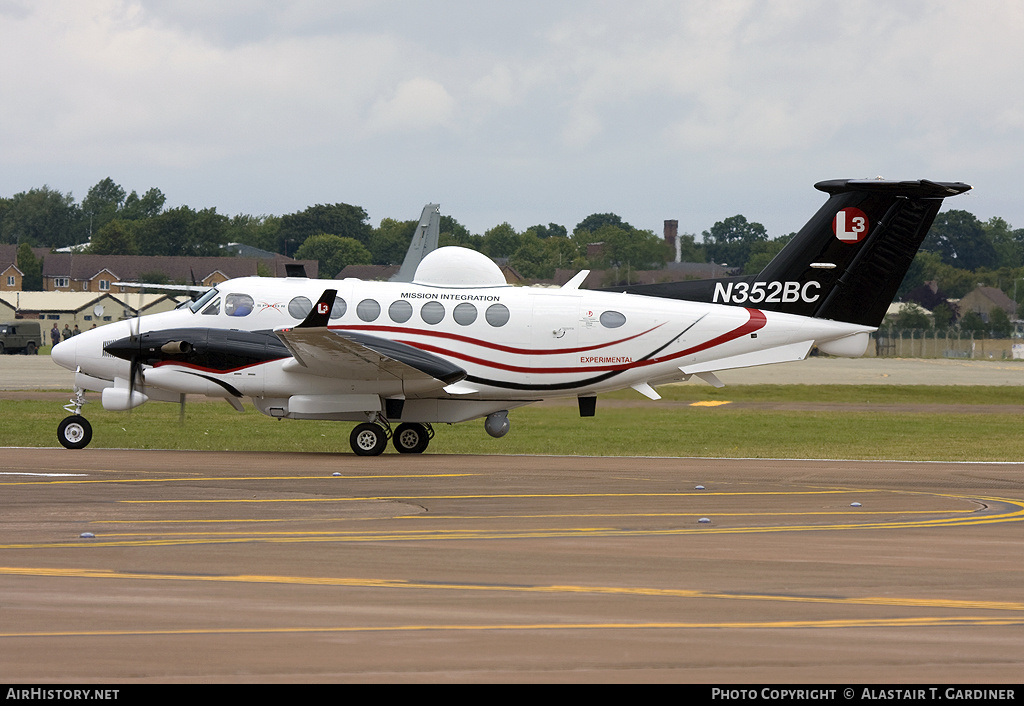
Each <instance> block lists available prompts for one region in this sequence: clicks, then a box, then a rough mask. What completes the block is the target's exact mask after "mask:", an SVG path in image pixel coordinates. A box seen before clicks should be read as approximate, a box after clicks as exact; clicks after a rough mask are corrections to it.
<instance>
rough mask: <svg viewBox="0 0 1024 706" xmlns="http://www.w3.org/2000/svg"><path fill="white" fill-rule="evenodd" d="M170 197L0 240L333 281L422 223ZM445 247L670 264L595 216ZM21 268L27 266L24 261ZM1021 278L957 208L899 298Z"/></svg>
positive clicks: (725, 245)
mask: <svg viewBox="0 0 1024 706" xmlns="http://www.w3.org/2000/svg"><path fill="white" fill-rule="evenodd" d="M166 201H167V199H166V196H165V195H164V194H163V192H162V191H160V189H158V188H150V189H149V190H148V191H146V192H144V193H143V194H141V195H139V194H138V193H137V192H136V191H132V192H130V193H128V192H127V191H126V190H125V189H124V188H123V187H121V186H120V185H118V184H117V183H115V182H114V181H113V180H112V179H111V178H109V177H108V178H106V179H103V180H102V181H100V182H99V183H97V184H96V185H95V186H93V187H92V188H90V189H89V191H88V193H87V194H86V196H85V198H84V199H82V201H81V203H77V202H76V201H75V199H74V198H73V197H72V195H71V194H70V193H67V194H62V193H60V192H59V191H56V190H53V189H51V188H49V187H47V186H43V187H40V188H34V189H30V190H28V191H25V192H22V193H18V194H15V195H14V196H12V197H0V242H2V243H17V244H19V245H24V246H26V249H28V248H27V246H34V247H49V248H61V247H67V246H71V245H78V244H81V243H89V245H88V248H87V252H90V253H94V254H99V255H202V256H215V255H223V254H224V251H223V250H222V248H223V246H224V245H226V244H227V243H243V244H246V245H252V246H254V247H257V248H261V249H263V250H267V251H270V252H276V253H280V254H282V255H287V256H290V257H295V258H297V259H310V260H317V261H318V262H319V263H320V272H321V276H323V277H326V278H330V277H334V276H335V275H336V274H337V273H338V272H339V271H340V270H341V269H342V268H344V267H345V266H346V265H369V264H376V265H396V264H400V263H401V262H402V259H403V258H404V256H405V252H406V250H407V249H408V246H409V242H410V240H411V239H412V236H413V233H414V232H415V230H416V224H417V221H416V220H397V219H392V218H384V219H383V220H381V222H380V225H379V226H377V227H373V226H371V225H370V222H369V215H368V214H367V213H366V211H365V210H364V209H363V208H361V207H360V206H354V205H350V204H345V203H335V204H316V205H314V206H309V207H308V208H306V209H304V210H302V211H297V212H295V213H289V214H285V215H281V216H277V215H258V216H257V215H250V214H239V215H235V216H228V215H225V214H222V213H218V212H217V209H216V208H204V209H193V208H191V207H189V206H179V207H176V208H165V204H166ZM793 235H794V233H789V234H785V235H781V236H778V237H775V238H769V236H768V233H767V231H766V229H765V227H764V226H763V225H761V224H760V223H756V222H752V221H748V220H747V219H746V218H745V217H744V216H742V215H736V216H732V217H729V218H725V219H723V220H721V221H719V222H717V223H715V224H714V225H712V226H711V227H710V228H709V229H708V230H706V231H704V232H703V233H701V236H700V239H699V240H698V238H697V236H696V235H694V234H688V233H681V234H679V236H678V237H679V240H680V251H681V259H682V260H683V261H686V262H715V263H718V264H725V265H727V266H728V267H730V268H732V269H733V270H734V271H736V272H741V273H743V274H754V273H757V272H760V271H761V269H763V268H764V266H765V265H767V264H768V262H769V261H770V260H771V259H772V258H773V257H774V256H775V255H776V254H777V253H778V252H779V250H781V249H782V247H783V246H784V245H785V244H786V243H787V242H789V240H790V239H791V238H792V237H793ZM595 243H599V244H600V245H599V246H594V245H593V244H595ZM440 244H441V245H442V246H444V245H461V246H463V247H468V248H472V249H474V250H478V251H480V252H482V253H484V254H485V255H487V256H489V257H491V258H497V259H505V260H507V262H508V264H509V265H511V266H512V267H513V268H515V269H516V270H517V271H518V272H519V273H520V274H521V275H522V276H523V277H525V278H527V279H550V278H552V277H553V276H554V274H555V270H556V269H583V268H590V269H597V270H611V271H613V272H615V271H620V277H624V276H625V275H624V274H622V271H626V270H629V269H633V270H639V269H659V268H661V267H663V266H664V265H665V263H666V262H668V261H669V260H672V259H674V257H675V253H674V252H672V250H671V248H670V247H669V246H668V245H667V244H666V243H665V241H664V239H663V238H662V237H661V236H660V235H656V234H655V233H654V232H653V231H651V230H644V229H640V228H636V227H634V226H632V225H630V224H629V223H627V222H625V221H624V220H623V219H622V218H621V217H619V216H618V215H616V214H614V213H595V214H591V215H589V216H587V217H586V218H584V219H583V220H582V221H580V222H579V223H578V224H576V226H575V227H574V228H573V229H572V231H569V230H568V228H566V226H564V225H559V224H556V223H548V224H546V225H544V224H537V225H534V226H531V227H529V228H527V229H525V230H524V231H521V232H520V231H517V230H516V229H515V228H513V227H512V226H511V225H510V224H508V223H500V224H498V225H496V226H494V227H493V228H490V229H489V230H487V231H485V232H484V233H483V234H472V233H470V232H469V230H468V229H467V228H466V227H465V226H463V225H462V224H461V223H459V222H458V221H457V220H455V218H453V217H452V216H442V217H441V236H440ZM20 254H21V250H19V267H21V264H22V262H21V257H20ZM28 254H29V255H31V251H30V250H29V251H28ZM25 264H26V266H27V267H29V268H30V269H31V267H32V263H31V262H28V261H27V258H26V263H25ZM22 271H23V272H25V268H24V267H22ZM611 276H612V277H614V274H613V275H611ZM1022 280H1024V228H1019V229H1013V228H1012V227H1011V226H1010V224H1009V223H1007V222H1006V221H1005V220H1003V219H1002V218H991V219H989V220H988V221H984V222H983V221H980V220H979V219H978V218H976V217H975V216H974V215H973V214H971V213H968V212H967V211H959V210H952V211H945V212H943V213H940V214H939V215H938V216H937V217H936V219H935V223H934V224H933V225H932V228H931V230H930V231H929V233H928V236H927V237H926V238H925V241H924V243H923V244H922V247H921V251H920V252H919V253H918V255H917V257H916V258H915V260H914V264H913V266H912V267H911V269H910V272H908V274H907V277H906V278H905V280H904V282H903V285H902V286H901V288H900V291H899V293H898V295H897V297H899V296H901V295H903V294H905V293H907V292H909V291H911V290H913V289H914V288H916V287H918V286H920V285H921V284H922V283H924V282H928V281H935V282H937V283H938V286H939V289H940V291H941V292H942V294H943V295H944V296H945V297H949V298H958V297H962V296H963V295H964V294H966V293H967V292H968V291H970V290H971V289H973V288H974V287H975V286H977V285H978V284H979V283H982V284H985V285H987V286H993V287H998V288H1000V289H1002V290H1003V291H1004V292H1005V293H1007V295H1009V296H1011V297H1014V296H1015V295H1016V297H1018V298H1024V285H1022V284H1020V283H1021V281H1022ZM616 283H618V282H615V281H612V280H609V281H608V282H606V284H616Z"/></svg>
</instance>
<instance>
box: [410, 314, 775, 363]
mask: <svg viewBox="0 0 1024 706" xmlns="http://www.w3.org/2000/svg"><path fill="white" fill-rule="evenodd" d="M747 313H748V314H749V315H750V318H749V319H748V320H747V321H746V322H745V323H743V324H742V325H740V326H738V327H736V328H734V329H733V330H732V331H728V332H726V333H723V334H722V335H721V336H716V337H715V338H712V339H710V340H708V341H705V342H704V343H699V344H697V345H696V346H692V347H690V348H687V349H686V350H682V351H679V352H678V353H673V354H671V355H667V356H661V357H657V358H647V359H644V360H637V361H634V362H632V363H617V364H613V365H590V366H585V367H584V366H574V367H567V368H537V367H532V366H530V367H524V366H520V365H509V364H507V363H496V362H494V361H492V360H484V359H483V358H477V357H476V356H471V355H466V354H464V353H459V352H457V351H452V350H448V349H445V348H439V347H437V346H431V345H429V344H426V343H417V342H416V341H399V343H405V344H407V345H410V346H413V347H415V348H419V349H420V350H423V351H427V352H429V353H437V354H439V355H443V356H446V357H448V358H456V359H458V360H462V361H465V362H467V363H475V364H477V365H481V366H483V367H486V368H493V369H495V370H504V371H506V372H510V373H533V374H546V375H556V374H566V373H584V372H606V371H613V370H631V369H633V368H642V367H645V366H648V365H656V364H658V363H666V362H668V361H671V360H676V359H678V358H682V357H684V356H687V355H692V354H694V353H699V352H700V351H704V350H707V349H709V348H714V347H715V346H720V345H722V344H723V343H728V342H729V341H734V340H736V339H737V338H741V337H743V336H746V335H747V334H751V333H754V332H755V331H758V330H760V329H762V328H764V326H765V324H766V323H767V322H768V319H767V317H766V316H765V315H764V312H763V311H760V310H758V309H747ZM653 330H654V329H650V331H653ZM644 333H649V331H645V332H644ZM639 335H642V334H639ZM630 338H635V336H631V337H630ZM622 340H624V341H628V340H630V339H629V338H626V339H622ZM616 343H619V341H616ZM606 345H607V346H612V345H615V344H614V343H609V344H606ZM596 347H604V346H596ZM581 350H592V348H590V349H581ZM565 352H567V353H575V352H577V350H576V349H567V350H566V351H565Z"/></svg>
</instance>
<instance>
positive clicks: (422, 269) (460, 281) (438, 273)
mask: <svg viewBox="0 0 1024 706" xmlns="http://www.w3.org/2000/svg"><path fill="white" fill-rule="evenodd" d="M412 281H413V282H414V283H416V284H429V285H433V286H437V287H500V286H503V285H505V284H507V282H505V275H503V274H501V269H500V268H499V267H498V266H497V265H496V264H494V261H493V260H491V258H489V257H487V256H486V255H484V254H483V253H478V252H477V251H476V250H470V249H468V248H460V247H455V246H449V247H446V248H438V249H437V250H434V251H433V252H431V253H428V254H427V256H426V257H424V258H423V261H422V262H420V264H419V267H417V268H416V274H415V275H414V276H413V278H412Z"/></svg>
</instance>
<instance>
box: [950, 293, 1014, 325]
mask: <svg viewBox="0 0 1024 706" xmlns="http://www.w3.org/2000/svg"><path fill="white" fill-rule="evenodd" d="M995 308H999V309H1002V310H1003V311H1005V312H1006V316H1007V317H1008V318H1009V319H1010V320H1013V319H1016V318H1017V304H1016V302H1014V301H1013V300H1012V299H1010V297H1008V296H1006V295H1005V294H1004V293H1003V290H1001V289H997V288H996V287H982V286H980V285H979V286H977V287H975V288H974V289H973V290H972V291H970V292H968V293H967V294H965V295H964V297H963V298H962V299H961V300H960V304H959V310H960V316H961V317H962V316H963V315H964V314H966V313H967V312H968V311H973V312H974V313H976V314H978V316H980V317H981V320H982V321H984V322H985V323H989V313H990V312H991V311H992V310H993V309H995Z"/></svg>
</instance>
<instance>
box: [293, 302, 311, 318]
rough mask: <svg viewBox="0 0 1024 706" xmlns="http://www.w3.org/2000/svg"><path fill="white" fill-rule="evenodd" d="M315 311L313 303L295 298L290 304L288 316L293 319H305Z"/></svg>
mask: <svg viewBox="0 0 1024 706" xmlns="http://www.w3.org/2000/svg"><path fill="white" fill-rule="evenodd" d="M312 310H313V302H311V301H309V299H307V298H306V297H295V298H294V299H292V300H291V301H290V302H288V315H289V316H291V317H292V318H293V319H304V318H306V317H307V316H309V312H311V311H312Z"/></svg>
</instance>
